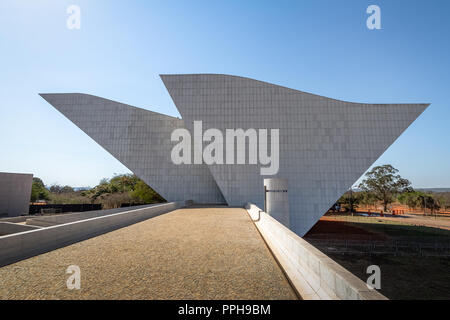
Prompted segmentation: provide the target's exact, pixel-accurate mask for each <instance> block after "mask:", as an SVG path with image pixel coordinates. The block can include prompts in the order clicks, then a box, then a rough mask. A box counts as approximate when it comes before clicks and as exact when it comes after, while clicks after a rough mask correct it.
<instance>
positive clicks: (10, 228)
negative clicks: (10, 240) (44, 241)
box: [0, 222, 40, 236]
mask: <svg viewBox="0 0 450 320" xmlns="http://www.w3.org/2000/svg"><path fill="white" fill-rule="evenodd" d="M36 229H40V227H35V226H27V225H23V224H17V223H12V222H0V236H6V235H8V234H14V233H19V232H24V231H30V230H36Z"/></svg>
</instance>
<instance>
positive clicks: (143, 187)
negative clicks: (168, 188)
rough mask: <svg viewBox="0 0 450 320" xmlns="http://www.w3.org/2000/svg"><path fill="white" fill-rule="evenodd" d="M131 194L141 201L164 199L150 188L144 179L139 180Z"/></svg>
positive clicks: (151, 201) (160, 200) (154, 201)
mask: <svg viewBox="0 0 450 320" xmlns="http://www.w3.org/2000/svg"><path fill="white" fill-rule="evenodd" d="M131 196H132V197H133V198H135V199H137V200H138V201H139V202H143V203H157V202H163V201H164V199H163V198H162V197H161V196H160V195H159V194H157V193H156V192H155V191H154V190H153V189H152V188H150V187H149V186H148V185H147V184H146V183H145V182H144V181H142V180H139V181H138V182H137V183H136V185H135V188H134V191H133V192H132V193H131Z"/></svg>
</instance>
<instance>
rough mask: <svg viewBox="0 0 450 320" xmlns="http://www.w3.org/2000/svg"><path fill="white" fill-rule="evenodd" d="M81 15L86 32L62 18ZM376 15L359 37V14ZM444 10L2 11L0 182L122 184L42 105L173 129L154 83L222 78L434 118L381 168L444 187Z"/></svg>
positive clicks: (213, 5)
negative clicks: (85, 97)
mask: <svg viewBox="0 0 450 320" xmlns="http://www.w3.org/2000/svg"><path fill="white" fill-rule="evenodd" d="M71 4H75V5H78V6H79V7H80V8H81V29H80V30H69V29H67V27H66V20H67V18H68V16H69V15H68V14H67V13H66V9H67V7H68V6H69V5H71ZM370 4H376V5H378V6H380V8H381V19H382V22H381V23H382V29H381V30H373V31H371V30H368V29H367V27H366V19H367V17H368V16H369V15H368V14H366V8H367V7H368V6H369V5H370ZM449 15H450V1H447V0H443V1H438V0H435V1H400V0H395V1H392V0H391V1H379V0H371V1H363V0H345V1H335V0H331V1H317V0H303V1H302V0H295V1H261V0H259V1H232V0H226V1H225V0H222V1H211V0H207V1H198V0H196V1H181V0H180V1H144V0H140V1H137V0H136V1H130V0H128V1H125V0H123V1H113V0H95V1H92V0H84V1H81V0H71V1H63V0H53V1H50V0H32V1H31V0H1V2H0V55H1V56H0V57H1V58H0V150H1V156H0V171H6V172H27V173H33V174H34V175H35V176H38V177H40V178H42V179H43V180H44V183H45V184H47V185H51V184H53V183H59V184H68V185H72V186H94V185H96V184H97V183H98V181H99V180H100V179H101V178H103V177H111V176H112V175H113V174H114V173H125V172H129V171H128V170H127V169H126V168H125V167H124V166H123V165H121V164H120V163H119V162H118V161H117V160H115V159H114V158H113V157H112V156H111V155H109V154H108V153H107V152H106V151H104V150H103V149H102V148H101V147H100V146H99V145H97V144H96V143H95V142H94V141H93V140H91V139H90V138H89V137H88V136H87V135H86V134H84V133H83V132H82V131H81V130H80V129H78V128H77V127H76V126H75V125H73V124H72V123H71V122H70V121H69V120H68V119H66V118H65V117H64V116H62V115H61V114H59V113H58V112H57V111H56V110H55V109H53V108H52V107H51V106H50V105H49V104H48V103H47V102H45V101H44V100H43V99H42V98H40V97H39V96H38V93H40V92H81V93H89V94H94V95H97V96H101V97H105V98H109V99H112V100H116V101H120V102H124V103H128V104H131V105H134V106H137V107H143V108H147V109H151V110H154V111H157V112H161V113H166V114H169V115H174V116H179V114H178V112H177V110H176V108H175V106H174V104H173V102H172V100H171V99H170V96H169V94H168V93H167V91H166V89H165V87H164V85H163V83H162V82H161V80H160V78H159V74H161V73H225V74H234V75H242V76H247V77H251V78H254V79H258V80H263V81H267V82H271V83H275V84H279V85H283V86H287V87H291V88H294V89H298V90H302V91H306V92H311V93H315V94H319V95H324V96H328V97H332V98H337V99H342V100H347V101H354V102H368V103H422V102H427V103H431V104H432V105H431V106H430V107H429V108H428V110H426V111H425V113H424V114H422V116H421V117H420V118H419V119H418V120H417V121H416V122H415V123H414V124H413V125H412V126H411V127H410V128H409V129H408V130H407V131H406V132H405V133H404V134H403V135H402V136H401V137H400V138H399V139H398V140H397V141H396V142H395V143H394V144H393V145H392V146H391V148H390V149H389V150H388V151H387V152H386V153H385V154H384V155H383V156H382V157H381V158H380V159H379V160H378V161H377V162H376V164H384V163H390V164H392V165H394V166H395V167H396V168H398V169H399V170H400V173H401V174H402V175H403V176H405V177H406V178H408V179H410V180H411V181H412V182H413V185H414V186H415V187H450V164H449V163H450V161H449V159H450V134H449V127H448V125H449V123H450V121H449V120H450V106H449V102H450V87H449V84H450V72H449V71H450V20H449Z"/></svg>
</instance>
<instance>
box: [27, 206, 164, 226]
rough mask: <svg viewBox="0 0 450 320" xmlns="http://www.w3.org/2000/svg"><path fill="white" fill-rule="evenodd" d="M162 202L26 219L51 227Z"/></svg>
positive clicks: (29, 221)
mask: <svg viewBox="0 0 450 320" xmlns="http://www.w3.org/2000/svg"><path fill="white" fill-rule="evenodd" d="M158 205H160V204H150V205H148V204H146V205H142V206H135V207H126V208H115V209H107V210H93V211H84V212H75V213H66V214H58V215H51V216H36V217H33V218H29V219H26V224H27V225H33V226H40V227H50V226H55V225H58V224H64V223H69V222H75V221H80V220H86V219H91V218H96V217H102V216H106V215H109V214H113V213H119V212H125V211H130V210H135V209H142V208H151V207H154V206H158Z"/></svg>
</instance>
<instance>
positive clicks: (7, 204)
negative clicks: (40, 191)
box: [0, 172, 33, 217]
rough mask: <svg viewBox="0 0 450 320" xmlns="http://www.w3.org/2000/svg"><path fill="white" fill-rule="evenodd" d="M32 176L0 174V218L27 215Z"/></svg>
mask: <svg viewBox="0 0 450 320" xmlns="http://www.w3.org/2000/svg"><path fill="white" fill-rule="evenodd" d="M32 180H33V175H32V174H21V173H6V172H0V216H2V215H6V216H9V217H15V216H20V215H22V214H28V207H29V204H30V195H31V184H32Z"/></svg>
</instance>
